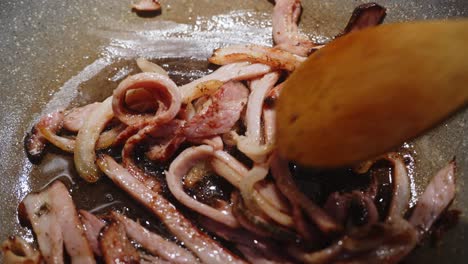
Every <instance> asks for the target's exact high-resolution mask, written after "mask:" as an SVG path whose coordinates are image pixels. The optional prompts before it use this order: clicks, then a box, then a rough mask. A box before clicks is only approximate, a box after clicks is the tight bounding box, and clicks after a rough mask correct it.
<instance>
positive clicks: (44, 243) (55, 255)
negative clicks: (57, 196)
mask: <svg viewBox="0 0 468 264" xmlns="http://www.w3.org/2000/svg"><path fill="white" fill-rule="evenodd" d="M48 190H49V189H47V190H45V191H42V192H40V193H30V194H28V195H27V196H26V197H25V198H24V199H23V201H22V202H21V204H20V206H19V210H20V212H19V214H20V215H22V214H23V213H24V216H26V217H27V219H28V220H29V222H30V223H31V226H32V229H33V231H34V233H35V234H36V237H37V243H38V244H39V249H40V251H41V254H42V256H43V258H44V261H45V262H46V263H63V235H62V230H61V228H60V225H59V223H58V219H57V217H56V215H55V214H54V212H53V208H52V197H51V195H50V192H49V191H48ZM23 210H24V212H21V211H23Z"/></svg>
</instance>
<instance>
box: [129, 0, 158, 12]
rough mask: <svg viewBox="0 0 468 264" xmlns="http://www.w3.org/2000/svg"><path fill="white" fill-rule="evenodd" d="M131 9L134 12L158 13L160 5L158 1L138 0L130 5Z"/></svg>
mask: <svg viewBox="0 0 468 264" xmlns="http://www.w3.org/2000/svg"><path fill="white" fill-rule="evenodd" d="M132 8H133V9H135V10H136V11H158V10H160V9H161V4H160V3H159V1H158V0H140V1H139V2H138V3H136V4H132Z"/></svg>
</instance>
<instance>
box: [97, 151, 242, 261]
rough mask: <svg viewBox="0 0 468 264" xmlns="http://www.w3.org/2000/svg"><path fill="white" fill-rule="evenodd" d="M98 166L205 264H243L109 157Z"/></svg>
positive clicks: (101, 160) (100, 160) (159, 195)
mask: <svg viewBox="0 0 468 264" xmlns="http://www.w3.org/2000/svg"><path fill="white" fill-rule="evenodd" d="M98 165H99V167H100V168H101V169H102V170H103V171H104V173H105V174H106V175H107V176H108V177H109V178H110V179H111V180H112V181H113V182H114V183H115V184H117V185H118V186H119V187H120V188H122V189H123V190H124V191H126V192H127V193H128V194H130V196H132V197H133V198H134V199H136V200H137V201H138V202H140V203H141V204H143V205H144V206H145V207H146V208H147V209H148V210H150V211H151V212H152V213H153V214H154V215H155V216H156V217H158V218H159V219H160V220H161V222H162V223H164V224H165V225H166V227H167V228H168V229H169V231H171V232H172V233H173V234H174V235H175V236H176V237H177V239H178V240H179V241H182V242H183V243H184V245H185V246H186V247H187V248H188V249H190V250H191V251H192V252H193V253H195V254H196V255H197V256H198V257H199V258H200V260H201V261H203V262H205V263H209V264H210V263H213V264H215V263H245V262H244V261H243V260H241V259H240V258H239V257H237V256H236V255H235V254H233V253H231V252H230V251H229V250H227V249H225V248H224V247H222V246H221V245H220V244H218V242H216V241H214V240H213V239H212V238H211V237H209V236H208V235H206V234H205V233H203V232H202V231H200V230H199V229H198V228H197V227H195V226H194V225H193V224H192V223H191V222H190V221H189V220H188V219H187V218H186V217H184V216H183V215H182V214H181V213H180V212H179V211H177V210H176V208H175V206H174V205H173V204H171V203H170V202H169V201H167V200H166V199H165V198H164V197H163V196H162V195H161V194H160V193H157V192H154V191H152V190H150V189H148V188H147V187H146V186H145V185H144V184H142V183H141V182H139V181H138V180H137V179H135V178H134V177H133V176H132V175H131V174H130V173H129V172H128V171H127V170H126V169H124V168H123V167H122V166H120V165H119V164H118V163H116V162H115V161H114V160H113V159H112V158H111V157H110V156H107V155H103V156H102V157H100V158H99V159H98Z"/></svg>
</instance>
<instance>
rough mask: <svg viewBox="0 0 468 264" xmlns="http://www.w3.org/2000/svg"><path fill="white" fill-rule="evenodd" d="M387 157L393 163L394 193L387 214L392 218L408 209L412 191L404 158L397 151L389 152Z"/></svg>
mask: <svg viewBox="0 0 468 264" xmlns="http://www.w3.org/2000/svg"><path fill="white" fill-rule="evenodd" d="M386 159H387V160H389V161H390V162H391V163H392V164H393V174H392V184H393V194H392V199H391V201H390V206H389V209H388V216H387V218H388V219H389V220H391V219H392V218H395V217H403V215H404V214H405V212H406V210H407V209H408V206H409V201H410V195H411V193H410V186H409V178H408V172H407V171H406V167H405V163H404V162H403V160H402V158H401V157H400V156H399V155H398V154H397V153H389V154H387V155H386Z"/></svg>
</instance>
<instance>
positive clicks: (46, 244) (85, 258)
mask: <svg viewBox="0 0 468 264" xmlns="http://www.w3.org/2000/svg"><path fill="white" fill-rule="evenodd" d="M20 208H23V209H24V210H25V213H26V215H27V217H28V219H29V221H30V222H31V225H32V227H33V230H34V233H35V234H36V236H37V238H38V242H39V248H40V250H41V253H42V255H43V256H44V258H45V260H46V262H47V263H63V243H65V248H66V250H67V253H68V255H69V256H70V258H71V260H72V262H75V261H76V262H77V263H78V262H79V263H95V260H94V256H93V253H92V251H91V247H90V245H89V243H88V241H87V239H86V237H85V234H84V230H83V226H82V225H81V222H80V220H79V218H78V214H77V212H76V209H75V205H74V204H73V200H72V199H71V196H70V194H69V193H68V190H67V188H66V187H65V185H63V183H61V182H59V181H55V182H54V183H52V185H51V186H49V187H48V188H47V189H46V190H44V191H42V192H40V193H37V194H35V193H31V194H29V195H28V196H26V198H25V199H24V200H23V202H22V205H21V206H20Z"/></svg>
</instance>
